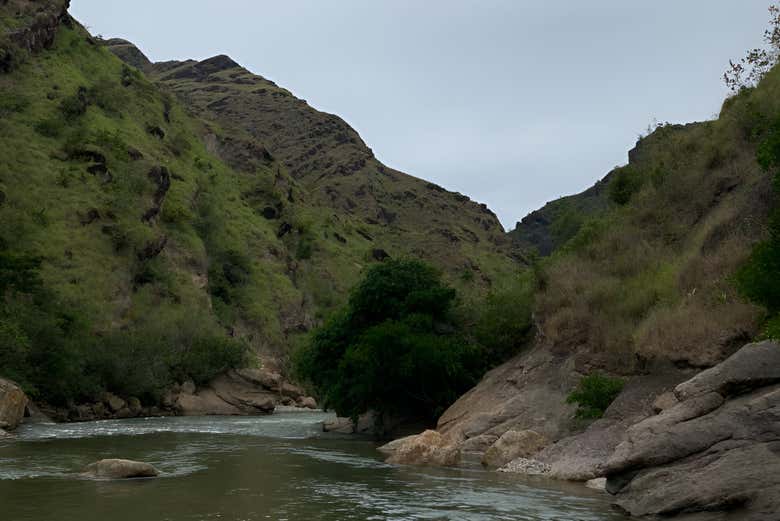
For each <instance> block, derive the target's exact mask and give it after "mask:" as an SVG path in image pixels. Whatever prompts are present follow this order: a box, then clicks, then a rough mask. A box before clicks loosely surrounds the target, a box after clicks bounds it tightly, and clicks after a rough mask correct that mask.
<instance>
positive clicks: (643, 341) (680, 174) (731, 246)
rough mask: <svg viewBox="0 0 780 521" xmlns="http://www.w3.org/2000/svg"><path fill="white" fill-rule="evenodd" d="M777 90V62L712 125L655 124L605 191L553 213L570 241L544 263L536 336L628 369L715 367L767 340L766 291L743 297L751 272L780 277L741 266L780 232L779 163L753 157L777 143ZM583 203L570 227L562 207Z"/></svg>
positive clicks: (768, 280) (760, 280)
mask: <svg viewBox="0 0 780 521" xmlns="http://www.w3.org/2000/svg"><path fill="white" fill-rule="evenodd" d="M779 88H780V70H779V69H777V68H775V69H774V70H772V71H771V72H770V73H769V74H768V75H767V76H766V78H764V80H763V81H762V82H761V84H760V85H758V86H757V87H756V88H749V89H745V90H743V91H742V92H741V93H739V94H738V95H736V96H734V97H732V98H730V99H728V100H727V101H726V102H725V103H724V105H723V109H722V112H721V114H720V117H719V118H718V119H717V120H714V121H708V122H703V123H696V124H690V125H685V126H682V125H668V124H666V125H659V126H658V127H657V128H656V129H654V131H653V132H652V133H651V134H650V135H648V136H646V137H644V138H642V139H641V140H640V142H639V143H638V144H637V148H636V149H634V150H633V151H632V152H631V153H630V162H629V164H628V165H626V166H623V167H620V168H617V169H615V170H614V171H613V172H611V173H610V174H609V175H608V176H607V177H606V178H605V180H604V181H602V182H601V183H600V184H599V185H597V188H598V191H599V194H598V195H599V198H600V202H599V203H598V204H594V203H593V202H586V203H580V200H584V201H589V200H590V201H593V196H594V190H593V189H592V190H590V191H588V192H586V193H584V194H582V195H581V196H574V197H572V198H569V200H563V201H562V202H560V203H556V205H554V207H553V211H550V210H546V214H544V215H546V216H552V221H551V222H550V223H548V232H547V233H550V230H552V231H553V232H554V231H555V230H556V229H558V230H566V234H567V235H569V237H568V239H566V240H565V241H564V242H563V243H562V244H561V245H560V246H559V248H558V249H557V250H556V251H555V252H554V253H553V254H552V255H551V256H550V257H549V258H546V259H543V261H542V263H541V266H542V272H543V290H542V291H540V292H538V293H537V295H536V302H537V304H536V308H535V312H536V315H535V316H536V317H537V326H538V328H539V333H540V335H539V338H540V340H541V341H542V342H544V343H546V344H547V345H549V346H551V347H552V348H553V349H554V350H556V351H557V352H561V353H574V352H580V353H591V354H592V356H593V357H594V360H596V361H597V362H598V363H599V364H600V365H601V366H602V367H606V368H608V369H610V370H613V371H618V372H628V373H630V372H635V371H645V370H650V369H652V368H653V367H654V364H655V363H656V362H670V361H671V362H674V363H676V364H679V365H683V366H687V365H693V366H708V365H711V364H714V363H716V362H717V361H719V360H721V359H722V358H723V357H725V356H727V355H728V354H730V353H731V352H733V351H734V350H735V349H736V348H738V347H739V346H741V345H743V344H744V343H745V342H747V341H749V340H750V339H752V338H754V337H756V336H757V335H759V334H760V331H761V329H762V327H763V326H762V323H763V321H764V320H765V317H766V311H767V310H768V311H769V312H770V313H774V312H775V311H774V308H773V307H772V302H769V300H771V299H769V300H768V299H767V298H763V297H758V298H754V299H753V301H752V302H751V301H750V300H749V299H748V297H751V295H750V293H751V291H745V289H746V285H747V284H746V280H747V279H749V278H751V277H752V279H751V281H754V282H755V284H756V285H758V286H760V287H762V288H766V287H768V285H771V284H773V283H772V280H775V279H777V278H778V277H779V276H780V273H778V272H777V271H776V267H775V268H772V266H774V265H772V266H767V265H766V263H764V264H765V266H764V268H762V270H761V272H760V275H756V273H757V272H756V271H755V270H754V271H753V272H747V271H745V270H746V268H744V266H746V262H747V261H748V258H749V256H750V255H751V251H752V250H753V248H754V247H755V246H756V245H757V244H758V243H760V242H761V241H763V240H765V239H766V238H767V237H768V236H769V235H770V232H771V233H774V232H772V230H773V229H774V228H772V227H771V225H770V224H768V223H770V222H772V221H770V219H769V215H770V212H771V211H772V208H773V207H775V206H776V198H775V197H774V196H773V195H772V193H773V192H772V176H773V173H774V169H775V166H774V164H771V165H763V167H762V166H761V165H759V161H758V160H757V157H758V158H761V151H762V150H766V149H767V147H770V146H771V143H770V144H767V143H768V141H767V140H770V141H771V139H774V138H773V136H774V135H775V130H774V128H775V127H774V124H775V123H774V122H775V121H777V119H778V117H780V105H779V104H778V101H777V99H778V97H777V95H776V93H777V91H778V89H779ZM767 169H768V171H767ZM564 204H565V205H566V206H564ZM583 204H587V205H588V208H590V210H589V211H586V212H580V213H579V214H578V215H577V220H576V221H575V220H572V214H571V213H569V212H566V211H563V209H565V208H566V207H569V208H577V207H578V206H577V205H579V207H580V208H583ZM599 205H600V206H601V207H600V208H599ZM763 244H764V245H765V246H763V248H764V250H765V251H769V250H771V244H773V243H772V242H771V241H770V242H766V243H763ZM753 265H754V266H755V257H754V262H753ZM750 273H752V274H753V275H755V276H753V275H750ZM738 274H740V276H737V275H738ZM752 293H753V294H755V293H757V292H756V291H755V290H752Z"/></svg>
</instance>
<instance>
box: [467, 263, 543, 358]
mask: <svg viewBox="0 0 780 521" xmlns="http://www.w3.org/2000/svg"><path fill="white" fill-rule="evenodd" d="M536 287H537V281H536V277H535V276H534V274H533V273H532V272H528V273H524V274H522V275H521V276H519V277H518V278H517V279H516V280H514V281H512V283H510V284H507V285H505V286H504V287H502V288H501V289H500V290H498V291H494V292H492V293H491V294H489V295H488V296H487V298H486V299H485V302H484V303H483V304H482V310H481V312H480V315H479V318H478V320H477V323H476V327H475V328H474V330H475V336H476V339H477V341H478V342H479V343H480V345H482V346H483V347H484V348H485V349H487V352H488V356H489V358H490V359H491V360H492V361H495V362H496V363H499V362H502V361H504V360H507V359H508V358H510V357H511V356H512V355H514V354H516V353H517V352H518V351H519V349H520V347H522V346H523V345H524V344H525V343H526V342H527V341H528V340H529V337H530V336H531V332H532V330H533V320H532V314H533V305H534V298H533V297H534V291H535V290H536Z"/></svg>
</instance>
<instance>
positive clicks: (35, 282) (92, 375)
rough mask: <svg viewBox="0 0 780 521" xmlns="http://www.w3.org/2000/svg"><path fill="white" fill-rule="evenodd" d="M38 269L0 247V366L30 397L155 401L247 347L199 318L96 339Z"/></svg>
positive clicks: (239, 361)
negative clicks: (108, 394) (112, 396)
mask: <svg viewBox="0 0 780 521" xmlns="http://www.w3.org/2000/svg"><path fill="white" fill-rule="evenodd" d="M146 264H150V263H146ZM40 266H41V259H40V258H38V257H33V256H29V255H24V254H17V253H11V252H9V251H7V250H5V249H2V250H0V298H1V299H2V300H0V368H2V373H3V376H5V377H10V378H12V379H14V380H16V381H18V382H19V383H20V384H21V385H22V386H23V387H24V389H25V390H26V391H28V392H29V393H30V394H31V395H32V396H33V397H34V398H37V399H41V400H44V401H47V402H50V403H53V404H65V403H66V402H68V401H71V400H89V399H92V398H94V397H96V396H97V394H98V393H99V392H100V391H101V390H111V391H113V392H116V393H119V394H122V395H124V396H137V397H139V398H141V399H142V400H144V401H145V402H147V403H156V402H157V401H158V400H159V399H160V397H161V394H162V392H163V391H164V390H165V389H166V388H167V387H169V386H170V385H171V384H173V383H175V382H181V381H183V380H186V379H188V378H191V379H193V380H194V381H195V382H196V383H198V384H203V383H206V382H207V381H209V380H210V379H211V378H213V377H214V376H215V375H217V374H219V373H220V372H223V371H225V370H227V369H230V368H235V367H243V366H245V365H246V364H247V361H248V358H247V357H248V352H249V349H248V346H247V345H246V344H245V343H244V342H241V341H239V340H236V339H232V338H229V337H227V336H226V335H225V334H224V332H221V331H220V330H219V328H218V327H217V326H216V325H215V324H214V323H213V320H212V319H211V318H210V317H207V316H201V315H199V314H198V313H195V314H193V315H192V316H190V317H189V318H183V319H180V320H177V321H175V322H173V323H166V322H165V321H163V320H159V319H155V320H154V321H153V322H151V323H149V324H138V325H135V326H134V327H132V328H128V329H127V330H123V331H117V332H113V333H110V334H108V335H106V336H104V337H95V336H94V335H92V334H91V332H90V328H89V325H88V323H87V321H86V320H85V319H84V318H83V317H82V316H81V315H80V314H79V313H78V311H77V310H74V309H73V308H72V306H68V305H66V304H65V303H64V302H62V301H61V300H60V299H59V298H57V296H56V295H54V294H52V293H51V292H50V291H48V290H46V289H45V287H44V285H43V283H42V280H41V278H40V275H39V269H40Z"/></svg>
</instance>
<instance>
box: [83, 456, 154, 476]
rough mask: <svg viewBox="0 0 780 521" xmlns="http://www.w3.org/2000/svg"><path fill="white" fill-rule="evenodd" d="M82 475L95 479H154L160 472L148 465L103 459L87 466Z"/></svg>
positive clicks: (123, 460)
mask: <svg viewBox="0 0 780 521" xmlns="http://www.w3.org/2000/svg"><path fill="white" fill-rule="evenodd" d="M83 475H85V476H89V477H92V478H96V479H131V478H154V477H157V476H159V475H160V472H159V471H158V470H157V469H156V468H154V467H153V466H152V465H150V464H148V463H141V462H139V461H130V460H125V459H104V460H100V461H98V462H95V463H92V464H91V465H88V466H87V467H86V468H85V469H84V471H83Z"/></svg>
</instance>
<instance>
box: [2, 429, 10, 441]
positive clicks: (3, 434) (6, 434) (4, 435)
mask: <svg viewBox="0 0 780 521" xmlns="http://www.w3.org/2000/svg"><path fill="white" fill-rule="evenodd" d="M10 437H11V435H10V434H8V433H7V432H5V431H4V430H3V429H0V440H2V439H3V438H10Z"/></svg>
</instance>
